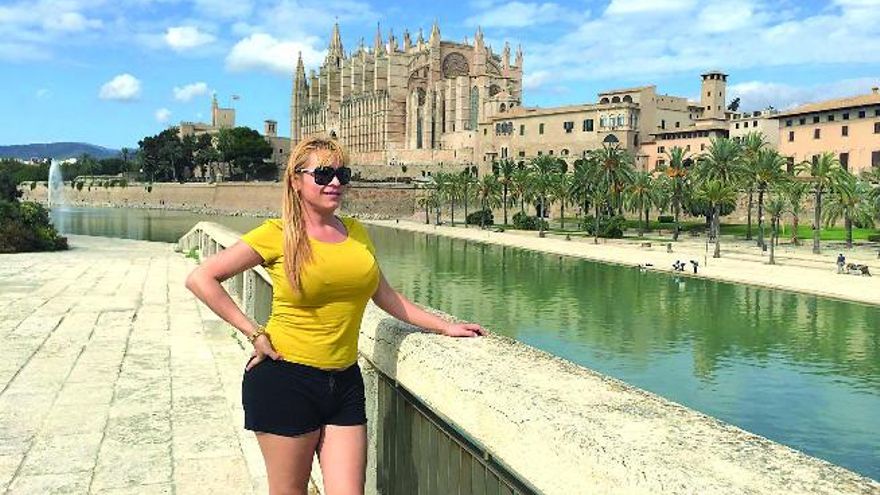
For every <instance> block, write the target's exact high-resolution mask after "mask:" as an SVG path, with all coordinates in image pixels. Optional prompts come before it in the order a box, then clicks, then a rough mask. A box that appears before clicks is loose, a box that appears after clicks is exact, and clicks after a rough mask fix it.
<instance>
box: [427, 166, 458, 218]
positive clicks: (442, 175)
mask: <svg viewBox="0 0 880 495" xmlns="http://www.w3.org/2000/svg"><path fill="white" fill-rule="evenodd" d="M433 177H434V183H435V184H436V188H437V194H438V196H439V199H440V200H441V201H444V202H445V201H448V202H449V218H450V220H449V221H450V225H452V226H453V227H455V202H456V199H458V184H456V180H455V176H454V175H453V174H450V173H448V172H437V173H435V174H434V176H433ZM438 218H439V214H438ZM438 224H439V220H438Z"/></svg>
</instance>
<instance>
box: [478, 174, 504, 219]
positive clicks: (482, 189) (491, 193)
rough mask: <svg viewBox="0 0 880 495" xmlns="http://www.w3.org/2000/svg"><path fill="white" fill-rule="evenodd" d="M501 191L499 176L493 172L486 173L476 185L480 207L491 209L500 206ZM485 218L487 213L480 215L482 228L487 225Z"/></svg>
mask: <svg viewBox="0 0 880 495" xmlns="http://www.w3.org/2000/svg"><path fill="white" fill-rule="evenodd" d="M501 191H502V186H501V182H499V181H498V177H496V176H495V175H492V174H489V175H484V176H483V178H482V180H480V181H479V182H477V185H476V196H477V200H478V201H479V202H480V209H481V210H484V211H485V210H489V211H491V209H492V208H494V207H497V206H499V205H500V204H501V195H502V192H501ZM485 218H486V216H485V215H481V216H480V228H485V227H486V223H485V222H484V220H485Z"/></svg>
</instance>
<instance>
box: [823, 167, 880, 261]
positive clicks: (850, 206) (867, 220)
mask: <svg viewBox="0 0 880 495" xmlns="http://www.w3.org/2000/svg"><path fill="white" fill-rule="evenodd" d="M844 177H845V178H844V179H842V180H840V181H839V182H837V184H835V185H834V186H833V187H832V189H831V192H830V194H829V197H828V204H827V205H826V207H825V211H824V212H823V214H824V216H825V225H826V226H831V225H833V224H834V223H836V222H837V221H838V220H839V219H840V218H841V217H843V224H844V228H845V229H846V247H847V249H851V248H852V245H853V236H852V229H853V223H857V224H859V225H862V226H867V227H873V226H874V204H873V201H872V198H871V196H872V190H871V189H872V188H871V185H870V184H869V183H867V182H865V181H863V180H860V179H857V178H856V177H855V176H853V175H852V174H849V173H847V174H846V175H845V176H844Z"/></svg>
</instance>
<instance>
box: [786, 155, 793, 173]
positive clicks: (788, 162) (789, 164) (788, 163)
mask: <svg viewBox="0 0 880 495" xmlns="http://www.w3.org/2000/svg"><path fill="white" fill-rule="evenodd" d="M785 171H786V172H788V173H790V174H793V173H794V157H793V156H789V157H787V158H786V159H785Z"/></svg>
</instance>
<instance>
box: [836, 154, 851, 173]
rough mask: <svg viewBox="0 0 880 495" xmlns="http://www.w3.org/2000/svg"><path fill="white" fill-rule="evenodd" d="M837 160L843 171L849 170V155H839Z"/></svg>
mask: <svg viewBox="0 0 880 495" xmlns="http://www.w3.org/2000/svg"><path fill="white" fill-rule="evenodd" d="M838 160H840V166H841V167H843V169H844V170H849V153H841V154H840V156H839V157H838Z"/></svg>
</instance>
